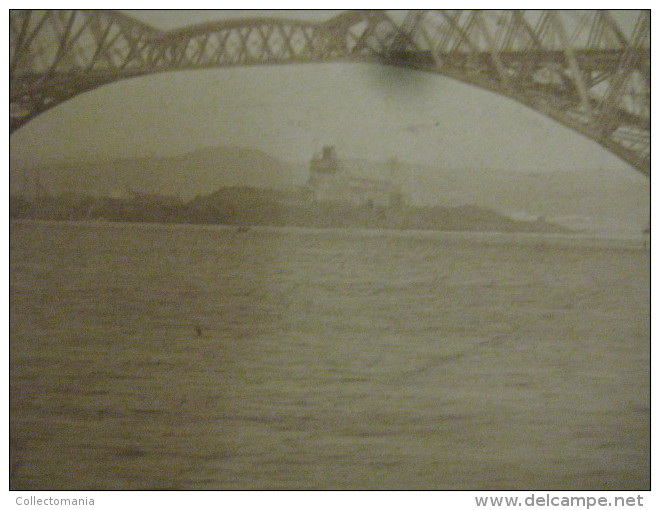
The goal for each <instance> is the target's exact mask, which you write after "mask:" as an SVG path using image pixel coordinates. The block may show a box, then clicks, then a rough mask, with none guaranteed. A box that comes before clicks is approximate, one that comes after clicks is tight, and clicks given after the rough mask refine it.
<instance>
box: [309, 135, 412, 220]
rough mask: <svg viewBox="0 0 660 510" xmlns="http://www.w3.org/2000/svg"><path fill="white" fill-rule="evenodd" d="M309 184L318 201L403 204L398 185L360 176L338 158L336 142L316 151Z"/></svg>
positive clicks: (310, 169) (387, 204) (378, 205)
mask: <svg viewBox="0 0 660 510" xmlns="http://www.w3.org/2000/svg"><path fill="white" fill-rule="evenodd" d="M307 187H308V190H309V195H310V197H311V198H312V199H313V200H314V201H316V202H344V203H350V204H353V205H357V206H364V207H394V206H397V205H402V204H403V195H402V193H401V190H400V189H399V187H398V186H396V185H394V184H393V183H391V182H390V181H387V180H381V179H364V178H358V177H355V176H353V175H351V173H350V172H349V171H348V170H347V169H346V168H345V165H344V163H343V162H342V161H340V160H339V159H338V158H337V153H336V151H335V148H334V146H325V147H323V150H322V152H321V153H320V154H315V155H314V157H313V158H312V161H311V163H310V168H309V180H308V181H307Z"/></svg>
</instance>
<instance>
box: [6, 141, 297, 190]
mask: <svg viewBox="0 0 660 510" xmlns="http://www.w3.org/2000/svg"><path fill="white" fill-rule="evenodd" d="M37 175H38V176H39V179H40V181H41V184H42V185H43V186H44V188H46V189H47V190H48V191H49V193H51V194H59V193H65V192H73V191H75V192H80V193H89V194H94V195H106V196H117V197H119V196H125V195H126V192H127V191H128V190H132V191H139V192H144V193H154V194H160V195H174V196H178V197H180V198H182V199H185V200H187V199H190V198H192V197H194V196H196V195H199V194H201V193H208V191H209V190H212V189H217V188H220V187H226V186H240V185H242V186H263V187H268V188H281V187H288V186H291V184H292V182H293V177H292V171H291V169H290V168H289V167H288V166H287V165H286V164H284V163H282V162H281V161H279V160H277V159H276V158H274V157H272V156H270V155H268V154H266V153H265V152H263V151H260V150H258V149H252V148H245V147H214V148H208V149H200V150H196V151H192V152H189V153H186V154H182V155H179V156H174V157H160V158H159V157H154V158H149V157H144V158H124V159H115V160H111V161H92V162H72V163H59V164H53V165H49V166H47V167H44V168H40V169H32V170H26V171H22V170H20V169H14V168H12V172H11V175H10V189H11V191H12V193H19V194H20V193H21V192H22V191H23V189H24V188H25V187H26V182H25V177H26V176H27V178H28V180H29V181H30V182H31V181H32V180H33V179H34V178H35V176H37Z"/></svg>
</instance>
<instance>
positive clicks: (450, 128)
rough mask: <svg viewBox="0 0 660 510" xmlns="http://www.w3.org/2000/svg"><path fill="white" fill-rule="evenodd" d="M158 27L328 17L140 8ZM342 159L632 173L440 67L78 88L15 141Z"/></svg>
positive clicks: (290, 70) (155, 79)
mask: <svg viewBox="0 0 660 510" xmlns="http://www.w3.org/2000/svg"><path fill="white" fill-rule="evenodd" d="M126 12H127V13H129V14H131V15H134V16H135V17H137V18H139V19H141V20H142V21H145V22H148V23H150V24H152V25H154V26H156V27H158V28H161V29H172V28H176V27H180V26H185V25H188V24H196V23H201V22H207V21H213V20H215V19H222V18H223V17H227V16H228V15H231V16H234V17H244V16H246V15H248V16H262V15H267V16H272V15H276V16H277V15H279V16H285V17H298V18H300V17H304V18H307V19H319V17H320V18H326V17H328V15H329V14H332V13H328V12H319V11H316V12H311V13H310V12H309V11H304V12H291V11H288V12H277V11H249V12H245V11H243V12H241V11H234V12H231V13H227V12H226V11H194V12H189V11H137V12H131V11H126ZM324 144H335V145H336V146H337V148H338V151H339V152H340V154H341V155H342V156H345V157H352V158H353V157H355V158H369V159H380V160H384V159H388V158H390V157H392V156H396V157H398V158H399V159H401V160H404V161H409V162H414V163H423V164H429V165H434V166H452V167H474V166H478V167H483V168H489V169H516V170H521V171H527V170H529V171H545V170H553V169H570V170H572V169H575V170H578V169H580V168H587V167H588V168H610V169H621V171H628V172H629V171H633V170H631V167H630V166H628V165H627V164H626V163H623V162H621V161H620V160H619V159H618V158H616V157H614V156H613V155H611V154H610V153H608V152H607V151H605V150H604V149H602V148H600V147H599V146H598V145H597V144H595V143H594V142H592V141H590V140H588V139H587V138H584V137H582V136H581V135H578V134H577V133H575V132H573V131H571V130H569V129H568V128H565V127H563V126H561V125H559V124H557V123H556V122H554V121H552V120H550V119H547V118H546V117H543V116H542V115H540V114H537V113H535V112H533V111H531V110H529V109H527V108H525V107H523V106H522V105H519V104H518V103H516V102H514V101H512V100H509V99H506V98H504V97H501V96H498V95H496V94H493V93H490V92H487V91H483V90H481V89H478V88H475V87H472V86H468V85H465V84H462V83H459V82H457V81H453V80H450V79H448V78H443V77H441V76H438V75H434V74H429V73H421V72H413V71H408V70H403V69H395V68H388V67H382V66H378V65H371V64H369V65H367V64H296V65H283V66H270V67H267V66H260V67H239V68H233V69H217V70H205V71H185V72H175V73H165V74H159V75H152V76H147V77H143V78H137V79H131V80H124V81H121V82H118V83H114V84H110V85H106V86H104V87H101V88H99V89H97V90H94V91H91V92H88V93H86V94H83V95H80V96H77V97H76V98H74V99H73V100H71V101H68V102H66V103H64V104H62V105H60V106H58V107H56V108H54V109H52V110H50V111H48V112H46V113H45V114H43V115H41V116H39V117H37V118H36V119H35V120H33V121H31V122H30V123H28V124H27V125H26V126H24V127H23V128H22V129H20V130H19V131H17V132H16V133H14V134H13V135H12V137H11V139H10V151H11V159H12V163H13V164H14V165H15V166H14V168H15V169H17V168H20V167H24V166H36V165H39V164H41V163H42V162H46V161H52V160H70V159H85V160H94V159H99V158H102V159H108V158H116V157H130V156H142V155H149V154H153V155H164V154H173V153H181V152H186V151H190V150H194V149H196V148H200V147H209V146H230V145H241V146H253V147H257V148H260V149H262V150H264V151H266V152H268V153H270V154H272V155H274V156H276V157H278V158H281V159H283V160H285V161H305V160H308V159H309V158H310V156H311V155H312V153H313V152H315V151H317V150H318V149H319V148H320V147H321V146H322V145H324Z"/></svg>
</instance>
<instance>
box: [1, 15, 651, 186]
mask: <svg viewBox="0 0 660 510" xmlns="http://www.w3.org/2000/svg"><path fill="white" fill-rule="evenodd" d="M628 14H631V13H628ZM634 14H635V16H634V17H633V16H630V15H629V16H628V18H630V19H628V20H627V23H624V22H618V21H617V20H615V19H614V18H615V16H613V15H611V14H610V13H608V12H607V11H575V12H573V11H553V10H549V11H542V10H541V11H513V10H508V11H446V10H438V11H409V12H408V13H407V15H405V16H401V15H400V13H389V12H388V11H347V12H345V13H343V14H340V15H339V16H337V17H335V18H333V19H331V20H329V21H327V22H323V23H309V22H303V21H298V20H286V19H274V18H273V19H271V18H256V19H243V20H227V21H221V22H215V23H209V24H204V25H198V26H194V27H188V28H183V29H178V30H173V31H169V32H163V31H160V30H157V29H155V28H153V27H150V26H148V25H146V24H144V23H141V22H139V21H136V20H134V19H132V18H130V17H127V16H125V15H123V14H120V13H117V12H114V11H87V10H80V11H76V10H70V11H64V10H50V11H11V12H10V129H11V130H12V131H14V130H15V129H18V128H19V127H20V126H22V125H23V124H25V123H26V122H28V121H29V120H30V119H32V118H34V117H35V116H36V115H38V114H40V113H41V112H43V111H45V110H47V109H49V108H51V107H53V106H55V105H57V104H60V103H61V102H63V101H66V100H67V99H69V98H71V97H73V96H75V95H77V94H80V93H82V92H85V91H87V90H90V89H93V88H95V87H98V86H101V85H104V84H107V83H110V82H113V81H117V80H121V79H125V78H129V77H134V76H139V75H145V74H150V73H157V72H165V71H176V70H183V69H203V68H213V67H229V66H241V65H259V64H280V63H293V62H330V61H354V62H380V63H383V64H387V65H396V66H403V67H409V68H414V69H418V70H424V71H429V72H435V73H438V74H441V75H445V76H448V77H451V78H454V79H457V80H460V81H463V82H465V83H470V84H473V85H477V86H479V87H483V88H486V89H488V90H491V91H493V92H496V93H499V94H503V95H505V96H508V97H511V98H513V99H515V100H517V101H519V102H521V103H523V104H525V105H527V106H529V107H530V108H532V109H534V110H537V111H539V112H541V113H543V114H545V115H548V116H550V117H552V118H554V119H556V120H557V121H559V122H561V123H563V124H565V125H567V126H569V127H571V128H572V129H575V130H577V131H579V132H580V133H582V134H584V135H586V136H588V137H589V138H591V139H593V140H595V141H597V142H598V143H600V144H601V145H603V146H604V147H606V148H607V149H609V150H610V151H612V152H613V153H615V154H616V155H618V156H619V157H620V158H622V159H623V160H625V161H627V162H629V163H630V164H632V165H633V166H634V167H635V168H637V169H638V170H639V171H641V172H642V173H644V174H646V175H650V66H651V64H650V62H651V59H650V13H649V11H641V12H638V13H634ZM616 15H618V16H619V17H621V16H622V14H621V12H617V13H616ZM624 21H626V20H624Z"/></svg>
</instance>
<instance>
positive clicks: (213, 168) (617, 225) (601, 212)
mask: <svg viewBox="0 0 660 510" xmlns="http://www.w3.org/2000/svg"><path fill="white" fill-rule="evenodd" d="M348 156H350V155H342V154H339V157H340V159H341V160H342V161H343V162H344V163H345V165H346V167H347V169H348V170H349V171H350V172H351V173H353V174H355V175H356V176H357V177H367V178H378V179H388V180H391V181H392V182H394V183H396V184H398V185H399V186H400V187H401V189H402V190H403V192H404V195H405V196H406V198H407V202H408V203H409V204H412V205H415V206H441V207H459V206H466V205H472V206H479V207H484V208H488V209H492V210H494V211H497V212H499V213H501V214H504V215H505V216H509V217H512V218H515V219H527V220H531V219H535V218H536V219H538V218H545V219H546V220H547V221H549V222H553V223H560V224H563V225H566V226H568V227H570V228H573V229H585V230H587V231H602V232H623V231H638V230H639V231H641V230H642V229H644V228H646V227H647V226H648V222H649V217H650V182H649V179H647V178H645V177H643V176H642V175H641V174H639V173H637V172H635V171H634V170H630V171H629V172H625V171H620V170H619V171H614V170H608V169H602V170H583V169H559V170H557V171H555V172H543V173H534V172H529V173H526V172H514V171H508V170H506V169H504V170H502V169H488V168H446V167H443V166H442V165H440V164H439V165H438V167H436V168H434V167H433V166H424V165H416V164H411V163H408V162H405V161H397V160H389V161H369V160H361V159H351V158H350V157H348ZM530 164H533V163H530ZM37 175H39V176H40V182H41V184H42V186H43V188H45V189H46V190H47V191H48V192H49V193H51V194H59V193H63V192H78V193H87V194H95V195H104V196H109V197H114V198H125V197H128V196H130V193H129V192H142V193H151V194H159V195H172V196H176V197H179V198H180V199H182V200H184V201H188V200H191V199H193V198H194V197H196V196H204V195H208V194H209V193H211V192H212V190H217V189H220V188H228V187H236V186H244V187H245V186H247V187H254V188H262V189H263V188H270V189H291V188H294V187H295V186H300V185H303V184H304V183H305V182H306V181H307V178H308V175H309V161H300V162H284V161H281V160H279V159H277V158H275V157H273V156H271V155H269V154H267V153H265V152H263V151H261V150H259V149H256V148H247V147H214V148H206V149H200V150H195V151H191V152H189V153H186V154H182V155H179V156H173V157H154V158H147V157H144V158H122V159H115V160H112V161H96V162H76V163H67V164H64V163H61V164H57V165H50V166H48V167H45V168H41V169H39V170H31V171H27V172H24V171H22V170H21V169H17V168H14V166H13V165H12V168H11V172H10V192H11V193H13V194H21V193H22V192H24V190H25V189H26V187H28V188H29V187H30V186H32V185H33V184H34V183H33V182H32V181H31V180H32V179H33V178H34V177H35V176H37ZM26 177H27V178H28V179H27V181H29V182H26V179H25V178H26Z"/></svg>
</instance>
